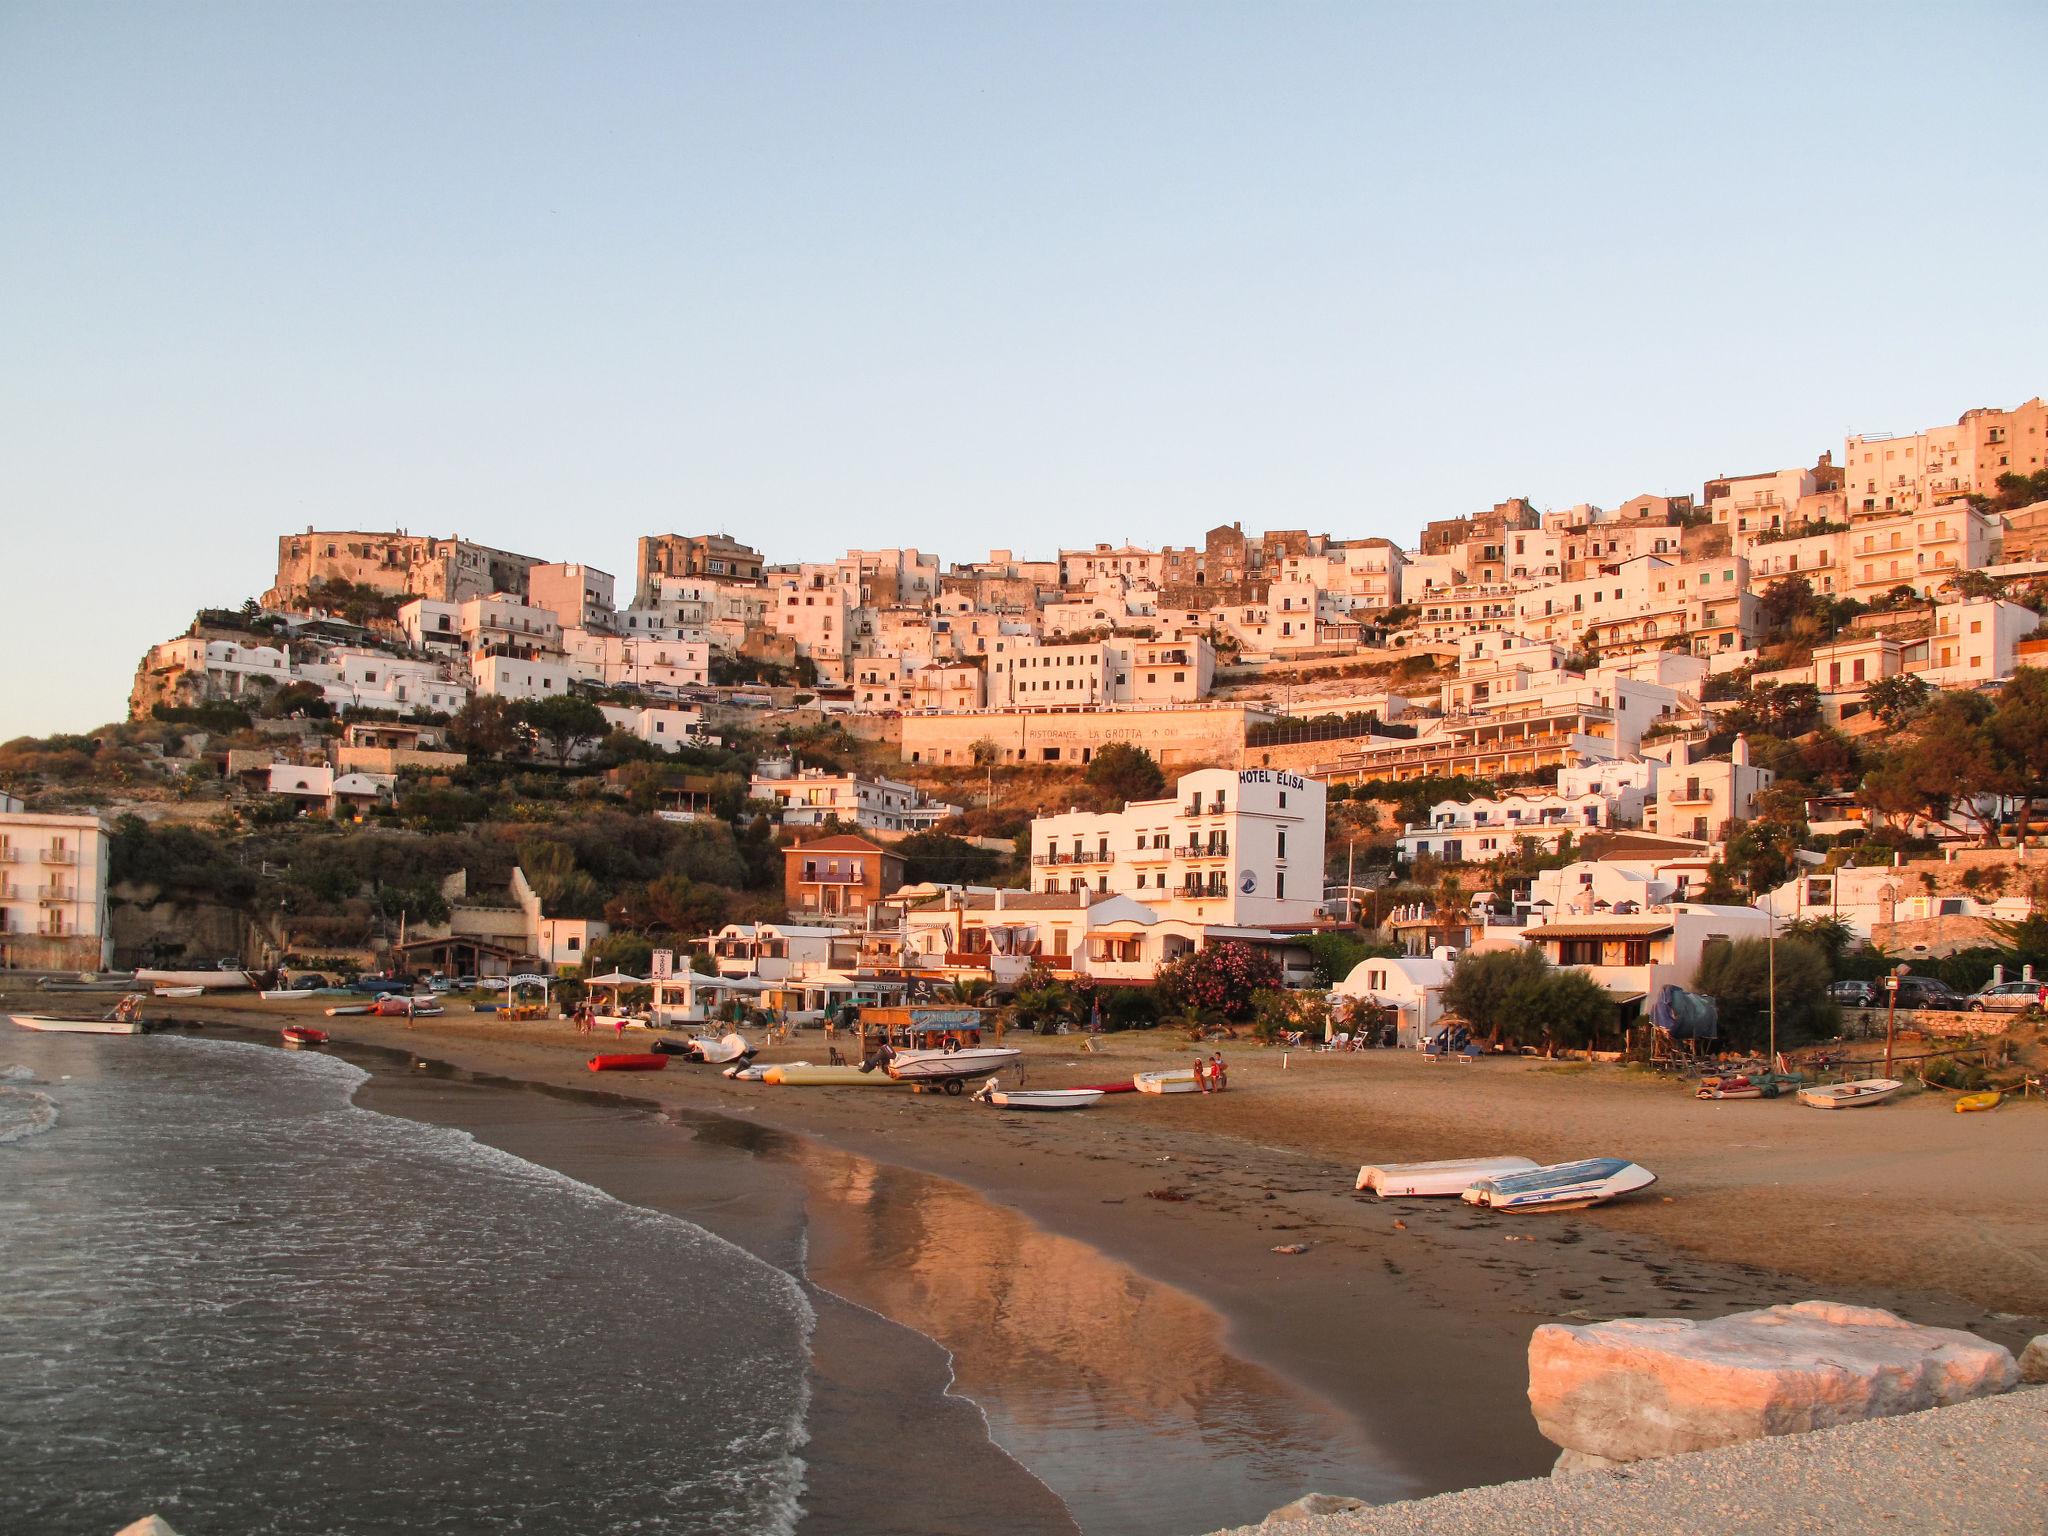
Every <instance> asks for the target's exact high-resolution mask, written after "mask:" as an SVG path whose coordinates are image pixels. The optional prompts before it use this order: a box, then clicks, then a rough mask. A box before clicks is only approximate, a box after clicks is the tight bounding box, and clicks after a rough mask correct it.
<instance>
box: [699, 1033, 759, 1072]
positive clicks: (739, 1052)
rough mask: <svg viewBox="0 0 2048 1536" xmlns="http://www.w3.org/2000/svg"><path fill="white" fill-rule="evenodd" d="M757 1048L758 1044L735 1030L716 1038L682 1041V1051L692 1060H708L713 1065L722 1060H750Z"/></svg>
mask: <svg viewBox="0 0 2048 1536" xmlns="http://www.w3.org/2000/svg"><path fill="white" fill-rule="evenodd" d="M759 1049H760V1047H759V1046H756V1045H755V1044H753V1043H752V1042H751V1041H750V1040H748V1039H747V1037H746V1036H745V1035H742V1034H740V1033H738V1032H737V1031H735V1032H734V1033H732V1034H729V1035H721V1036H720V1037H719V1038H718V1039H716V1040H702V1039H699V1040H685V1041H684V1042H683V1053H684V1054H685V1055H686V1056H688V1057H689V1058H690V1059H691V1060H692V1061H704V1062H709V1063H711V1064H712V1065H713V1066H716V1065H718V1063H720V1062H722V1061H740V1062H744V1061H750V1060H752V1059H753V1057H754V1055H755V1053H756V1052H757V1051H758V1050H759Z"/></svg>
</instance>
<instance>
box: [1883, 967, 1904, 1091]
mask: <svg viewBox="0 0 2048 1536" xmlns="http://www.w3.org/2000/svg"><path fill="white" fill-rule="evenodd" d="M1905 974H1906V964H1905V962H1904V961H1900V962H1899V963H1898V964H1897V965H1895V966H1893V967H1892V973H1891V975H1889V976H1887V977H1885V979H1884V990H1885V1005H1884V1075H1885V1076H1886V1077H1890V1076H1891V1075H1892V1024H1893V1022H1894V1021H1895V1020H1896V1019H1897V1018H1898V1016H1899V978H1900V977H1901V976H1903V975H1905Z"/></svg>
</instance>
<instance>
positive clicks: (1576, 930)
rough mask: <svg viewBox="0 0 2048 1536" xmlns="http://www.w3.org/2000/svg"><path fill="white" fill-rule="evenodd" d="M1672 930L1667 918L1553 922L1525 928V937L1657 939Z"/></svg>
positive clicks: (1523, 934)
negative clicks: (1644, 921) (1635, 921)
mask: <svg viewBox="0 0 2048 1536" xmlns="http://www.w3.org/2000/svg"><path fill="white" fill-rule="evenodd" d="M1670 931H1671V924H1670V922H1669V921H1668V920H1667V921H1665V922H1660V923H1649V924H1644V925H1641V926H1630V925H1629V924H1627V923H1572V924H1569V925H1566V924H1559V923H1552V924H1549V925H1548V926H1546V927H1542V928H1524V929H1523V930H1522V937H1523V938H1525V939H1657V938H1662V937H1663V936H1664V935H1665V934H1667V933H1669V932H1670Z"/></svg>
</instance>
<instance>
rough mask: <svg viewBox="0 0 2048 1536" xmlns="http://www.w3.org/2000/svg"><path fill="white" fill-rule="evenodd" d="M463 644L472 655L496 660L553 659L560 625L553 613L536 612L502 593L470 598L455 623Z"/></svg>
mask: <svg viewBox="0 0 2048 1536" xmlns="http://www.w3.org/2000/svg"><path fill="white" fill-rule="evenodd" d="M457 623H458V625H459V627H460V628H461V630H462V642H463V644H464V645H466V646H468V647H469V649H470V650H471V651H475V652H488V653H490V654H492V655H499V656H554V655H560V654H561V650H562V621H561V620H560V619H558V618H556V617H555V615H554V611H553V610H552V609H548V608H538V607H535V606H534V605H533V604H532V603H527V602H522V601H520V599H518V598H516V597H509V596H507V595H506V594H505V593H503V592H494V593H492V594H491V595H490V596H489V597H472V598H471V599H470V600H469V601H468V602H466V603H464V604H463V605H462V616H461V618H460V619H459V620H457Z"/></svg>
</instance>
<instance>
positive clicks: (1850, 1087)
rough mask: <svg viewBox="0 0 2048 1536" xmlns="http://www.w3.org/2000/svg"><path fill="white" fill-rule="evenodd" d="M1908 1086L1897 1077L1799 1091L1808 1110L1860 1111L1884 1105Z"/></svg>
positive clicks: (1874, 1078)
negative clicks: (1872, 1106) (1868, 1106)
mask: <svg viewBox="0 0 2048 1536" xmlns="http://www.w3.org/2000/svg"><path fill="white" fill-rule="evenodd" d="M1905 1086H1906V1085H1905V1084H1904V1083H1902V1082H1900V1081H1899V1080H1898V1079H1897V1078H1895V1077H1866V1078H1863V1079H1862V1080H1860V1081H1858V1082H1854V1083H1822V1084H1819V1085H1817V1086H1815V1087H1812V1088H1802V1089H1800V1090H1799V1102H1800V1103H1802V1104H1804V1105H1805V1106H1806V1107H1807V1108H1808V1109H1860V1108H1862V1107H1863V1106H1864V1105H1865V1104H1882V1103H1883V1102H1884V1101H1885V1100H1886V1099H1888V1098H1890V1097H1891V1096H1892V1095H1893V1094H1895V1093H1897V1092H1898V1091H1899V1090H1900V1089H1902V1088H1904V1087H1905Z"/></svg>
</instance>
